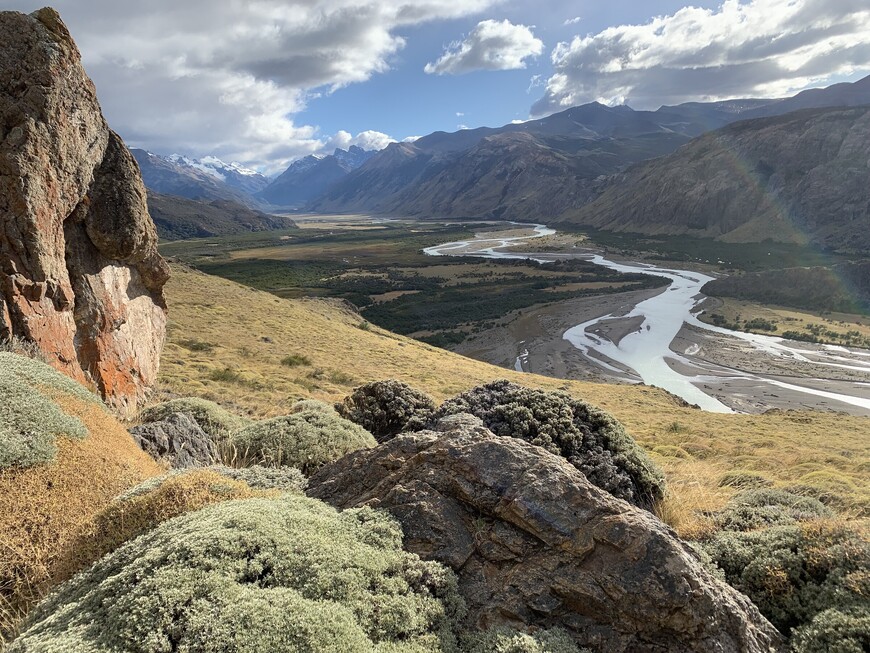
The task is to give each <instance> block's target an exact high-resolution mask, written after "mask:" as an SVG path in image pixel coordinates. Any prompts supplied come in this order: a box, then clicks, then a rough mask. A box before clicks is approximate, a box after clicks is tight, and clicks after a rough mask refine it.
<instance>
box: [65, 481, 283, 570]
mask: <svg viewBox="0 0 870 653" xmlns="http://www.w3.org/2000/svg"><path fill="white" fill-rule="evenodd" d="M277 494H278V493H277V492H275V491H264V490H252V489H251V488H250V487H249V486H248V484H247V483H244V482H242V481H236V480H233V479H231V478H227V477H226V476H224V475H222V474H220V473H218V472H216V471H214V470H211V469H196V470H192V471H189V472H186V473H182V474H178V475H175V476H171V477H169V478H167V479H166V480H165V481H163V482H162V483H160V484H159V485H157V486H156V487H155V488H154V489H153V490H151V491H148V492H144V493H142V494H138V495H135V496H131V497H129V498H127V497H119V498H118V499H116V500H115V501H113V502H112V503H110V504H109V505H108V506H106V507H105V508H104V509H103V510H102V511H101V512H100V513H99V514H98V515H97V516H96V519H94V520H93V522H92V523H91V524H90V528H88V529H87V530H86V532H84V533H83V534H82V535H80V536H79V537H78V539H77V541H76V542H75V544H74V545H72V546H69V547H67V549H66V552H65V555H64V556H62V557H61V559H60V560H58V562H57V564H56V565H55V567H54V569H53V573H52V578H53V581H54V582H55V583H59V582H63V581H65V580H67V579H68V578H71V577H72V576H73V575H74V574H76V573H78V572H79V571H81V570H83V569H85V568H86V567H88V566H90V565H91V564H92V563H94V562H95V561H97V560H99V559H100V558H101V557H103V556H104V555H105V554H107V553H109V552H111V551H114V550H115V549H117V548H118V547H119V546H120V545H121V544H123V543H124V542H127V541H128V540H132V539H133V538H135V537H138V536H139V535H142V534H143V533H146V532H148V531H150V530H151V529H152V528H154V527H155V526H157V525H158V524H161V523H163V522H165V521H167V520H169V519H172V518H173V517H177V516H178V515H183V514H185V513H188V512H193V511H194V510H199V509H200V508H204V507H205V506H208V505H211V504H213V503H220V502H221V501H231V500H233V499H250V498H252V497H267V496H273V495H277Z"/></svg>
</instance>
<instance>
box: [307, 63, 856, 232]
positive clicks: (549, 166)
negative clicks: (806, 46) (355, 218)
mask: <svg viewBox="0 0 870 653" xmlns="http://www.w3.org/2000/svg"><path fill="white" fill-rule="evenodd" d="M860 104H870V77H867V78H865V79H862V80H860V81H858V82H854V83H850V84H835V85H834V86H831V87H828V88H827V89H812V90H809V91H804V92H802V93H799V94H798V95H796V96H794V97H792V98H784V99H737V100H727V101H722V102H712V103H700V102H694V103H687V104H682V105H678V106H663V107H661V108H659V109H658V110H656V111H634V110H633V109H631V108H629V107H627V106H618V107H607V106H604V105H601V104H598V103H591V104H586V105H582V106H579V107H572V108H570V109H567V110H565V111H562V112H559V113H556V114H553V115H551V116H547V117H546V118H541V119H539V120H530V121H526V122H522V123H512V124H509V125H504V126H503V127H499V128H490V127H481V128H478V129H471V130H462V131H458V132H454V133H446V132H435V133H433V134H429V135H428V136H424V137H422V138H420V139H418V140H416V141H414V142H413V143H393V144H391V145H389V146H388V147H387V148H385V149H384V150H382V151H380V152H379V153H377V154H376V155H375V156H374V157H372V158H371V159H370V160H369V161H367V162H366V163H365V164H364V165H362V166H361V167H360V168H358V169H357V170H355V171H354V172H352V173H350V174H349V175H347V176H346V177H345V178H343V179H340V180H339V181H337V182H336V183H333V184H332V185H331V186H330V187H328V188H327V189H326V190H325V192H324V193H323V194H322V195H321V196H320V197H319V198H317V199H314V200H313V201H311V202H310V204H309V205H308V206H307V208H308V209H310V210H313V211H324V212H331V211H335V212H354V211H365V212H372V213H379V214H395V215H411V216H426V217H451V218H459V217H482V218H495V219H525V220H529V219H535V220H550V221H553V220H558V219H560V218H561V216H562V215H564V214H566V213H570V212H575V211H578V210H579V209H580V208H581V207H583V206H584V205H585V204H587V203H588V202H590V201H591V200H593V199H595V198H596V197H597V196H598V195H599V194H600V193H601V192H602V191H603V190H604V189H605V188H606V187H607V177H609V176H611V175H614V174H618V173H621V172H622V171H624V170H625V169H626V168H627V167H628V166H630V165H633V164H636V163H639V162H641V161H644V160H647V159H653V158H656V157H660V156H663V155H667V154H670V153H672V152H674V151H676V150H677V149H678V148H679V147H681V146H682V145H685V144H686V143H688V142H689V141H690V140H691V139H692V138H694V137H696V136H699V135H701V134H704V133H707V132H709V131H711V130H715V129H719V128H721V127H724V126H726V125H728V124H731V123H733V122H735V121H738V120H742V119H745V118H751V117H760V116H776V115H782V114H784V113H787V112H789V111H793V110H795V109H796V108H818V107H828V106H840V105H847V106H848V105H860Z"/></svg>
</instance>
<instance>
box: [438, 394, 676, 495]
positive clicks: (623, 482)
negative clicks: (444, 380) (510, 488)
mask: <svg viewBox="0 0 870 653" xmlns="http://www.w3.org/2000/svg"><path fill="white" fill-rule="evenodd" d="M457 413H471V414H472V415H475V416H477V417H479V418H480V419H482V420H483V423H484V424H485V425H486V427H487V428H488V429H489V430H490V431H492V432H493V433H495V434H496V435H500V436H509V437H514V438H520V439H522V440H526V441H527V442H531V443H532V444H536V445H538V446H541V447H543V448H545V449H547V450H548V451H550V452H552V453H555V454H557V455H561V456H563V457H564V458H566V459H567V460H568V462H570V463H571V464H572V465H574V466H575V467H576V468H577V469H579V470H580V471H581V472H583V474H585V475H586V478H587V479H589V481H590V482H591V483H593V484H595V485H597V486H598V487H600V488H602V489H603V490H607V491H608V492H610V493H611V494H612V495H614V496H615V497H619V498H620V499H625V500H626V501H628V502H630V503H633V504H634V505H636V506H640V507H642V508H646V509H652V508H653V507H654V506H655V504H656V503H658V501H660V500H661V499H662V498H663V497H664V494H665V480H664V475H663V474H662V472H661V471H660V470H659V468H658V467H657V466H656V465H655V463H653V462H652V460H650V458H649V456H647V454H646V452H645V451H644V450H643V449H641V448H640V446H638V444H637V443H636V442H635V441H634V440H633V439H632V438H631V436H629V435H628V434H627V433H626V432H625V429H624V428H623V427H622V425H621V424H620V423H619V422H617V421H616V419H614V418H613V417H612V416H610V415H609V414H607V413H605V412H604V411H602V410H599V409H598V408H595V407H593V406H590V405H589V404H587V403H584V402H582V401H578V400H576V399H573V398H571V397H570V396H568V395H567V394H565V393H562V392H546V391H544V390H534V389H531V388H524V387H522V386H519V385H516V384H513V383H511V382H509V381H494V382H493V383H489V384H486V385H481V386H477V387H476V388H472V389H471V390H469V391H468V392H464V393H462V394H460V395H457V396H456V397H453V398H452V399H448V400H447V401H446V402H444V404H442V406H441V407H440V408H439V409H438V410H437V411H436V412H435V413H434V415H433V416H432V418H431V419H430V425H432V424H434V423H435V422H437V421H438V419H440V418H441V417H444V416H446V415H455V414H457Z"/></svg>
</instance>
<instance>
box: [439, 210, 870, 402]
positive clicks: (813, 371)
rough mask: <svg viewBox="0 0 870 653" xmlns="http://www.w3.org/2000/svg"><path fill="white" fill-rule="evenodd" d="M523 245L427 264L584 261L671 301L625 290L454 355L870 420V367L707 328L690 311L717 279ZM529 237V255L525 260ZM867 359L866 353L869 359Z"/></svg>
mask: <svg viewBox="0 0 870 653" xmlns="http://www.w3.org/2000/svg"><path fill="white" fill-rule="evenodd" d="M530 227H533V228H534V229H533V231H532V230H531V229H529V230H527V231H526V232H525V235H524V236H522V235H519V236H518V235H517V229H516V227H515V226H514V227H513V228H512V229H511V230H510V233H505V234H498V233H492V232H489V233H486V234H478V235H477V236H476V238H475V239H473V240H468V241H459V242H454V243H447V244H444V245H439V246H436V247H431V248H428V249H427V250H426V253H428V254H432V255H441V256H444V255H448V256H449V255H454V256H477V257H483V258H528V257H530V256H531V257H534V259H535V260H539V261H547V260H555V259H563V258H582V259H584V260H589V261H591V262H594V263H597V264H599V265H603V266H606V267H608V268H610V269H613V270H618V271H620V272H632V273H642V274H655V275H660V276H664V277H667V278H669V279H671V281H672V283H671V286H670V287H669V288H667V289H666V290H664V291H661V290H654V291H640V292H626V293H618V294H615V295H609V296H606V297H594V298H582V299H579V300H571V301H565V302H559V303H554V304H549V305H545V306H537V307H532V308H530V309H524V310H521V311H517V312H516V313H515V314H509V315H508V316H506V319H504V320H502V322H501V324H500V325H498V326H496V327H493V328H491V329H487V330H485V331H483V332H481V333H478V334H475V335H474V336H473V337H471V338H469V339H468V340H467V341H466V342H464V343H461V344H460V345H458V346H456V347H455V348H454V350H455V351H457V352H458V353H462V354H464V355H467V356H470V357H473V358H477V359H480V360H485V361H487V362H491V363H494V364H497V365H500V366H502V367H511V368H513V369H517V370H522V371H526V372H533V373H538V374H545V375H547V376H554V377H557V378H568V379H582V380H596V381H606V382H634V383H637V382H640V381H643V382H646V383H648V384H655V385H660V386H661V387H663V388H665V389H667V390H669V391H671V392H672V393H674V394H677V395H678V396H680V397H682V398H683V399H684V400H686V401H688V402H689V403H695V404H698V405H699V406H700V407H702V408H704V409H706V410H711V411H714V412H727V411H730V410H735V411H739V412H747V413H760V412H764V411H766V410H769V409H772V408H777V409H793V408H799V409H807V408H809V409H816V410H834V411H843V412H847V413H850V414H856V415H870V391H868V387H870V386H868V382H870V358H868V357H867V356H865V355H864V353H862V352H861V351H857V350H854V351H853V350H849V349H845V348H836V350H834V349H832V348H829V347H825V346H821V345H817V346H813V345H807V344H806V343H796V342H790V341H783V340H782V339H779V338H772V337H769V336H760V335H755V334H744V333H741V332H734V331H730V330H728V329H723V328H719V327H715V326H712V325H707V324H704V323H702V322H701V321H700V320H698V319H697V318H696V317H695V315H694V312H695V311H697V310H698V309H699V305H700V304H701V302H702V301H703V300H704V296H703V295H701V294H700V288H701V287H702V286H703V284H704V283H706V281H708V280H710V278H711V277H710V276H708V275H707V274H704V273H701V272H698V271H688V270H676V269H672V268H663V267H657V266H654V265H650V264H647V263H642V264H638V263H634V262H630V261H626V262H622V261H620V262H615V261H612V260H607V259H605V258H604V257H602V256H601V255H600V254H595V253H593V252H591V251H589V250H583V249H580V248H576V247H572V248H571V251H569V252H566V251H565V249H563V248H559V250H560V251H557V252H550V253H548V252H546V251H542V249H544V248H542V247H539V246H537V245H539V244H543V243H544V242H545V241H551V242H552V241H558V236H555V237H554V234H553V233H552V230H549V229H547V228H546V227H544V226H543V225H530ZM529 239H534V242H535V246H534V247H530V248H528V249H529V250H533V251H528V252H526V251H518V250H524V249H526V248H522V247H521V245H522V244H523V241H524V240H529ZM865 353H867V354H870V352H865Z"/></svg>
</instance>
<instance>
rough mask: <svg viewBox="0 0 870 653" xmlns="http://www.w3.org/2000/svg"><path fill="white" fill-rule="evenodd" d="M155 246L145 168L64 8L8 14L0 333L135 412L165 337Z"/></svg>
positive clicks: (0, 74) (161, 267) (2, 62)
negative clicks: (114, 122)
mask: <svg viewBox="0 0 870 653" xmlns="http://www.w3.org/2000/svg"><path fill="white" fill-rule="evenodd" d="M156 243H157V236H156V232H155V229H154V224H153V222H152V221H151V218H150V217H149V215H148V209H147V207H146V198H145V188H144V186H143V185H142V180H141V176H140V174H139V169H138V167H137V165H136V163H135V161H134V160H133V158H132V156H131V155H130V153H129V152H128V150H127V148H126V147H125V146H124V144H123V142H122V141H121V139H120V137H119V136H118V135H117V134H115V133H114V132H112V131H111V130H110V129H109V128H108V126H107V124H106V122H105V120H104V119H103V116H102V113H101V111H100V106H99V103H98V102H97V96H96V91H95V89H94V85H93V83H92V82H91V80H90V79H89V78H88V76H87V75H86V73H85V71H84V69H83V68H82V65H81V57H80V55H79V52H78V49H77V48H76V45H75V43H74V42H73V40H72V37H71V36H70V34H69V32H68V31H67V28H66V26H65V25H64V24H63V22H62V21H61V19H60V16H58V14H57V13H56V12H55V11H54V10H52V9H40V10H39V11H36V12H34V13H33V14H30V15H25V14H20V13H18V12H2V13H0V339H3V338H10V337H12V336H18V337H21V338H24V339H26V340H31V341H34V342H35V343H37V344H38V346H39V347H40V349H41V350H42V351H44V352H45V353H46V355H47V356H48V357H49V359H50V360H51V362H52V364H53V365H54V366H55V367H57V368H58V369H60V370H61V371H63V372H65V373H66V374H68V375H69V376H71V377H73V378H75V379H76V380H78V381H80V382H82V383H86V384H89V385H92V386H94V387H95V388H96V389H97V390H99V391H100V393H101V394H102V395H103V397H104V398H105V399H106V400H107V401H108V402H109V403H110V404H112V405H113V406H115V407H116V408H118V409H120V410H121V412H124V413H129V412H131V411H132V410H133V409H134V408H135V407H136V405H137V403H138V402H139V400H141V399H142V398H143V396H144V394H145V393H146V391H147V389H148V388H149V386H151V385H152V384H153V383H154V381H155V379H156V376H157V370H158V363H159V357H160V352H161V350H162V347H163V339H164V335H165V326H166V315H165V303H164V299H163V294H162V288H163V285H164V284H165V282H166V280H167V279H168V277H169V268H168V265H167V264H166V262H165V261H164V260H163V259H162V258H161V257H160V255H159V254H158V253H157V248H156Z"/></svg>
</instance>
